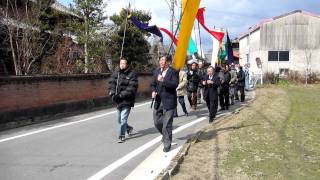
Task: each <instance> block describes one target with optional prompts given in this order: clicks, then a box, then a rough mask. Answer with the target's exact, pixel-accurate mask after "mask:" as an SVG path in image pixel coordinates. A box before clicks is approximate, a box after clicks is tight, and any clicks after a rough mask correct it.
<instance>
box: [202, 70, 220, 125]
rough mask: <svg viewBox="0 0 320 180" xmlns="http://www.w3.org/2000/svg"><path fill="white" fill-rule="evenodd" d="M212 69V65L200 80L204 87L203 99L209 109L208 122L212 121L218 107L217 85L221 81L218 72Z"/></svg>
mask: <svg viewBox="0 0 320 180" xmlns="http://www.w3.org/2000/svg"><path fill="white" fill-rule="evenodd" d="M214 71H215V69H214V67H212V66H210V67H209V68H208V69H207V75H206V76H205V77H204V78H203V81H202V84H203V87H204V93H203V99H204V100H205V101H206V103H207V107H208V110H209V123H212V122H213V120H214V118H215V117H216V113H217V109H218V87H219V86H220V83H221V82H220V78H219V74H218V73H219V72H215V73H214Z"/></svg>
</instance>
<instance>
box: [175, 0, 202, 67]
mask: <svg viewBox="0 0 320 180" xmlns="http://www.w3.org/2000/svg"><path fill="white" fill-rule="evenodd" d="M199 5H200V0H183V1H182V9H183V12H182V14H183V15H182V19H181V29H180V35H179V41H178V45H177V49H176V53H175V54H174V61H173V68H175V69H177V70H178V69H181V68H182V67H183V66H184V65H185V61H186V55H187V49H188V44H189V42H188V41H190V36H191V31H192V27H193V24H194V20H195V18H196V15H197V12H198V8H199Z"/></svg>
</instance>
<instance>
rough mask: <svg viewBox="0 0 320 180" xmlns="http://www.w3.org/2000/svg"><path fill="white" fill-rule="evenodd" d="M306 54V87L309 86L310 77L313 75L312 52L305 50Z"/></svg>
mask: <svg viewBox="0 0 320 180" xmlns="http://www.w3.org/2000/svg"><path fill="white" fill-rule="evenodd" d="M304 52H305V57H306V61H305V64H306V67H305V85H307V84H308V77H309V75H310V73H311V60H312V59H311V57H312V50H310V49H309V50H308V49H305V50H304Z"/></svg>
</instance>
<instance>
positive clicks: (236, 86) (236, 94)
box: [234, 84, 239, 100]
mask: <svg viewBox="0 0 320 180" xmlns="http://www.w3.org/2000/svg"><path fill="white" fill-rule="evenodd" d="M238 92H239V86H238V85H237V84H236V85H235V87H234V97H235V99H236V100H239V95H238Z"/></svg>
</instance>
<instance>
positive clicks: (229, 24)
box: [58, 0, 320, 51]
mask: <svg viewBox="0 0 320 180" xmlns="http://www.w3.org/2000/svg"><path fill="white" fill-rule="evenodd" d="M58 1H59V2H61V3H62V4H64V5H68V3H70V2H72V0H58ZM176 1H178V4H179V2H180V0H176ZM105 2H106V3H107V7H106V9H105V11H106V14H107V15H108V16H110V15H112V14H114V13H119V11H120V10H121V8H123V7H126V6H128V3H129V2H130V3H131V5H132V7H133V8H136V9H139V10H145V11H150V12H151V14H152V20H151V23H150V24H156V25H157V26H158V27H165V28H168V29H170V11H169V7H168V4H167V2H170V0H105ZM200 7H206V11H205V20H206V24H207V26H208V27H209V28H213V27H222V28H227V29H228V31H229V34H230V36H231V38H232V39H233V38H235V37H237V36H239V35H240V34H241V33H242V32H245V31H246V30H247V29H248V28H249V27H251V26H253V25H255V24H257V23H258V22H259V21H261V20H263V19H267V18H272V17H275V16H278V15H281V14H284V13H287V12H291V11H294V10H298V9H299V10H304V11H308V12H311V13H316V14H320V0H268V1H266V0H223V1H222V0H201V4H200ZM176 17H179V15H178V13H177V14H176ZM201 39H202V42H204V44H205V51H206V50H208V49H210V44H211V38H210V36H209V35H208V33H206V32H204V30H202V33H201Z"/></svg>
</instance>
